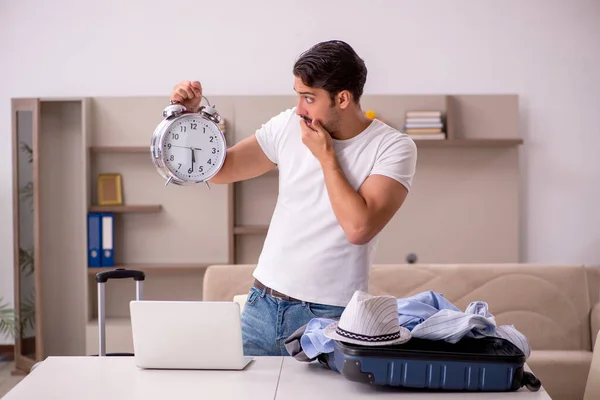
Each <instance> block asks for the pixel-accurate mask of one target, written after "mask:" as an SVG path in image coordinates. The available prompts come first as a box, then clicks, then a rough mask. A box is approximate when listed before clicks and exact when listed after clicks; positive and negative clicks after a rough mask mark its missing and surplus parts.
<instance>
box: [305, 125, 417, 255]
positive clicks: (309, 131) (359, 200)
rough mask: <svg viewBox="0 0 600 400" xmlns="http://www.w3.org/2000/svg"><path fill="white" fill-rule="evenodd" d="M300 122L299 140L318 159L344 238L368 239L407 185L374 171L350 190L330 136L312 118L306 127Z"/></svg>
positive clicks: (361, 241)
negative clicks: (300, 137) (310, 125)
mask: <svg viewBox="0 0 600 400" xmlns="http://www.w3.org/2000/svg"><path fill="white" fill-rule="evenodd" d="M300 126H301V128H302V141H303V143H304V144H305V145H306V146H307V147H308V148H309V149H310V151H311V152H312V153H313V155H314V156H315V157H316V158H317V160H319V162H320V163H321V168H322V170H323V175H324V177H325V186H326V188H327V194H328V195H329V201H330V202H331V206H332V208H333V212H334V214H335V216H336V218H337V220H338V222H339V223H340V226H341V227H342V229H343V230H344V232H345V233H346V237H347V238H348V241H349V242H350V243H353V244H357V245H362V244H365V243H368V242H369V241H371V239H373V237H375V235H377V234H378V233H379V232H380V231H381V230H382V229H383V228H384V227H385V225H386V224H387V223H388V222H389V221H390V219H392V217H393V216H394V214H395V213H396V211H398V209H399V208H400V207H401V206H402V204H403V203H404V200H405V199H406V196H407V195H408V189H407V188H406V186H404V185H402V184H401V183H400V182H398V181H397V180H395V179H392V178H390V177H388V176H385V175H381V174H377V172H375V173H374V174H372V175H371V176H369V177H368V178H367V179H365V181H364V182H363V183H362V185H361V186H360V188H359V189H358V191H356V190H354V188H353V187H352V186H351V185H350V183H349V182H348V179H347V178H346V175H345V174H344V171H343V170H342V168H341V166H340V165H339V163H338V160H337V156H336V154H335V150H334V148H333V143H332V139H331V136H330V135H329V133H328V132H327V131H326V130H325V129H324V128H323V126H322V125H321V123H320V122H319V121H316V120H313V122H312V127H309V126H308V125H307V124H306V122H305V121H304V120H300Z"/></svg>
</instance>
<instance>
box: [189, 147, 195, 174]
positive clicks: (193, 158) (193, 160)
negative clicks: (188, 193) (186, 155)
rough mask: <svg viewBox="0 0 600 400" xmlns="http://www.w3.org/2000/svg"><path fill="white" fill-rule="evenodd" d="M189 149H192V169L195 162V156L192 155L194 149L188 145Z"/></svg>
mask: <svg viewBox="0 0 600 400" xmlns="http://www.w3.org/2000/svg"><path fill="white" fill-rule="evenodd" d="M190 150H191V151H192V171H193V170H194V162H196V157H194V150H193V149H192V148H191V147H190Z"/></svg>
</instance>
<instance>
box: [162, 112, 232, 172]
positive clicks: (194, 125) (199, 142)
mask: <svg viewBox="0 0 600 400" xmlns="http://www.w3.org/2000/svg"><path fill="white" fill-rule="evenodd" d="M199 131H201V132H199ZM167 135H169V136H167V138H168V139H167V140H165V142H164V144H163V146H164V149H165V151H166V152H167V153H166V154H165V157H166V161H167V163H168V164H169V165H170V167H171V168H172V171H173V173H176V174H177V175H178V176H179V177H180V178H182V179H188V178H200V177H202V176H205V175H206V174H210V173H211V171H213V170H214V169H215V168H216V167H217V166H218V165H219V163H220V158H219V156H220V154H221V152H222V151H221V147H220V146H221V140H220V137H219V135H216V134H215V131H214V130H213V126H212V125H211V124H210V123H206V122H204V121H201V120H197V119H188V120H185V121H184V122H181V123H177V125H174V126H173V127H172V129H171V130H170V131H168V133H167Z"/></svg>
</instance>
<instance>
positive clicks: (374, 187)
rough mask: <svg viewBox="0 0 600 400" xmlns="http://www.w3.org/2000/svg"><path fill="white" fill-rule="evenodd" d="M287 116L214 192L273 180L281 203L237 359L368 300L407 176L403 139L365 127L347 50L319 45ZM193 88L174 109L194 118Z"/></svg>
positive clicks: (407, 143)
mask: <svg viewBox="0 0 600 400" xmlns="http://www.w3.org/2000/svg"><path fill="white" fill-rule="evenodd" d="M293 74H294V90H295V92H296V93H297V95H298V101H297V104H296V106H295V107H294V108H292V109H290V110H287V111H283V112H282V113H280V114H279V115H277V116H275V117H273V118H271V119H270V120H269V121H268V122H266V123H265V124H264V125H263V126H262V127H261V128H260V129H258V130H257V131H256V133H255V134H254V135H252V136H250V137H248V138H246V139H244V140H241V141H240V142H238V143H237V144H235V145H234V146H232V147H231V148H229V149H228V150H227V157H226V160H225V163H224V165H223V167H222V169H221V170H220V171H219V173H218V174H217V175H215V176H214V177H213V178H212V179H211V182H213V183H217V184H218V183H231V182H236V181H241V180H244V179H249V178H253V177H256V176H259V175H261V174H264V173H266V172H267V171H269V170H271V169H272V168H274V167H275V166H277V167H278V168H279V175H280V180H279V183H280V185H279V195H278V198H277V204H276V207H275V210H274V213H273V217H272V219H271V224H270V227H269V231H268V233H267V237H266V239H265V242H264V246H263V249H262V252H261V255H260V257H259V260H258V265H257V267H256V269H255V272H254V277H255V278H256V280H255V283H254V287H252V289H251V290H250V292H249V294H248V299H247V301H246V305H245V306H244V311H243V313H242V336H243V342H244V353H245V354H246V355H288V353H287V351H286V349H285V346H284V341H285V339H286V338H287V337H288V336H290V335H291V334H292V333H294V331H296V330H297V329H298V328H299V327H301V326H303V325H304V324H306V323H308V322H309V321H310V320H311V319H312V318H315V317H320V318H339V317H340V315H341V313H342V311H343V310H344V306H345V305H346V304H347V303H348V301H349V300H350V298H351V297H352V295H353V294H354V292H355V291H356V290H363V291H366V290H367V284H368V280H369V270H370V266H371V262H372V258H373V254H374V251H375V245H376V241H377V239H376V238H377V236H378V234H379V232H380V231H381V230H382V229H383V228H384V227H385V225H386V224H387V223H388V222H389V221H390V219H391V218H392V217H393V216H394V214H395V213H396V211H397V210H398V209H399V208H400V206H401V205H402V204H403V202H404V200H405V198H406V196H407V194H408V191H409V189H410V186H411V183H412V179H413V175H414V173H415V165H416V157H417V152H416V146H415V143H414V142H413V141H412V139H410V137H409V136H407V135H406V134H403V133H400V132H398V131H397V130H395V129H393V128H391V127H389V126H387V125H386V124H384V123H383V122H381V121H378V120H371V119H369V118H367V117H366V116H365V114H364V112H363V111H362V109H361V106H360V98H361V96H362V94H363V87H364V84H365V81H366V77H367V69H366V67H365V64H364V62H363V60H362V59H361V58H359V56H358V55H357V54H356V53H355V52H354V50H353V49H352V48H351V47H350V46H349V45H348V44H346V43H344V42H341V41H328V42H323V43H319V44H317V45H315V46H313V47H312V48H311V49H309V50H308V51H306V52H305V53H303V54H302V55H301V56H300V57H299V59H298V60H297V61H296V63H295V65H294V68H293ZM201 95H202V86H201V84H200V82H197V81H196V82H190V81H184V82H181V83H179V84H178V85H176V86H175V88H174V89H173V93H172V95H171V99H172V100H176V101H179V102H181V103H182V104H183V105H185V106H186V107H187V108H189V109H191V110H193V111H195V110H197V109H198V107H199V104H200V101H201Z"/></svg>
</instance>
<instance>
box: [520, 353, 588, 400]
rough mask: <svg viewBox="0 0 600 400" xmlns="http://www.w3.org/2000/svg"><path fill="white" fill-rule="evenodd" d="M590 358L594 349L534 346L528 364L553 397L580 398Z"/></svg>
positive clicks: (554, 399)
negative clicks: (537, 348) (555, 348)
mask: <svg viewBox="0 0 600 400" xmlns="http://www.w3.org/2000/svg"><path fill="white" fill-rule="evenodd" d="M591 362H592V352H591V351H561V350H558V351H556V350H533V351H532V352H531V356H530V357H529V359H528V360H527V365H529V368H531V371H532V372H533V373H534V375H535V376H536V377H537V378H538V379H539V380H540V381H541V382H542V386H543V387H544V388H545V389H546V391H547V392H548V395H550V397H551V398H552V400H581V399H583V394H584V392H585V386H586V382H587V378H588V372H589V369H590V365H591Z"/></svg>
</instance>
